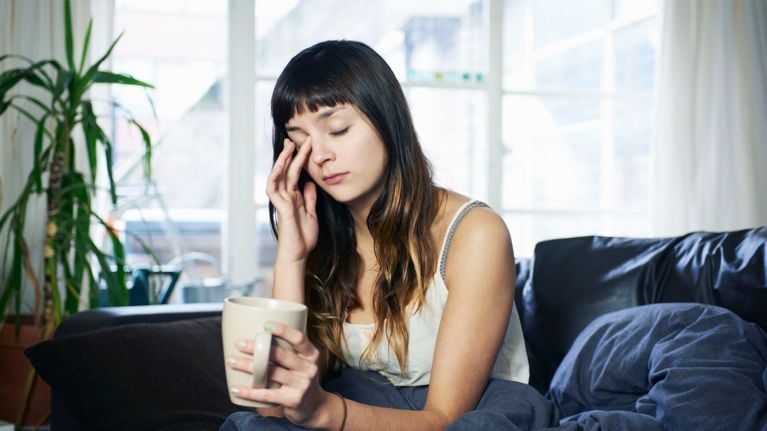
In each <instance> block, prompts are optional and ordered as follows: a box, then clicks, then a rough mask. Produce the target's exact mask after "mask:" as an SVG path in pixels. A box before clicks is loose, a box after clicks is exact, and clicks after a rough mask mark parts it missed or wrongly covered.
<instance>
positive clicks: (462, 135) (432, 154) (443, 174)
mask: <svg viewBox="0 0 767 431" xmlns="http://www.w3.org/2000/svg"><path fill="white" fill-rule="evenodd" d="M406 94H407V97H408V103H409V104H410V108H411V112H412V114H413V121H414V122H415V126H416V130H417V132H418V138H419V140H420V142H421V145H422V147H423V149H424V152H425V153H426V156H427V157H428V158H429V160H430V161H431V163H432V167H433V168H434V181H435V182H436V183H437V184H439V185H441V186H444V187H447V188H450V189H452V190H455V191H457V192H459V193H463V194H468V195H476V190H478V189H479V188H480V187H481V185H480V184H481V181H483V180H484V175H485V172H486V170H485V169H481V168H479V167H478V166H480V165H481V164H482V163H484V160H485V159H486V158H487V155H486V154H487V145H486V142H487V139H486V138H485V137H486V136H487V135H486V132H485V123H486V115H487V114H486V109H485V106H486V103H485V102H484V101H485V98H484V94H482V93H481V92H480V91H475V90H453V89H429V88H410V89H407V91H406ZM473 173H475V174H474V175H473ZM478 183H480V184H478Z"/></svg>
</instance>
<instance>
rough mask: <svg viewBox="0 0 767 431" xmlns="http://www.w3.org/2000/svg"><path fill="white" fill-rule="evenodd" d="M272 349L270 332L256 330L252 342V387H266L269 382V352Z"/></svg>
mask: <svg viewBox="0 0 767 431" xmlns="http://www.w3.org/2000/svg"><path fill="white" fill-rule="evenodd" d="M271 350H272V333H271V332H266V331H258V332H256V337H255V340H254V343H253V383H252V384H251V386H252V387H253V388H254V389H263V388H266V385H267V383H268V382H269V352H270V351H271Z"/></svg>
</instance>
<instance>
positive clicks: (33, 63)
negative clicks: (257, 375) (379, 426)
mask: <svg viewBox="0 0 767 431" xmlns="http://www.w3.org/2000/svg"><path fill="white" fill-rule="evenodd" d="M91 28H92V21H91V22H89V24H88V27H87V30H86V33H85V38H84V43H83V48H82V52H81V54H80V58H79V59H77V58H76V56H75V52H74V46H73V45H74V42H73V33H72V16H71V6H70V2H69V0H66V1H65V5H64V37H65V46H66V63H61V62H59V61H57V60H55V59H45V60H32V59H29V58H26V57H23V56H20V55H14V54H5V55H1V56H0V64H2V63H5V64H8V63H6V62H15V63H16V64H23V65H22V66H20V67H13V68H9V69H8V70H6V71H5V72H3V73H2V74H0V116H2V115H4V114H5V113H6V112H11V111H15V112H18V113H20V114H21V116H23V117H24V118H26V119H27V120H28V121H31V122H32V123H33V124H34V125H35V127H36V133H35V137H34V142H29V145H32V146H33V148H34V164H33V166H32V168H31V170H30V171H29V173H28V175H27V179H26V182H25V184H24V186H23V188H22V190H21V193H20V195H19V196H18V198H16V200H15V201H14V202H12V203H11V205H10V207H9V208H8V209H7V210H6V211H5V212H4V213H3V214H0V238H4V241H3V242H2V243H1V244H0V247H2V248H0V250H2V252H0V256H2V257H1V258H0V275H1V276H2V278H0V329H2V328H3V326H4V323H5V322H6V320H9V321H15V325H14V329H15V336H16V338H17V339H18V337H19V333H20V328H21V325H20V322H21V314H22V311H23V310H22V298H23V297H24V293H25V289H27V288H26V287H25V286H31V289H33V290H34V297H35V298H36V300H35V306H34V312H33V314H34V323H35V326H36V327H37V329H38V332H37V333H38V337H39V339H38V340H37V341H40V340H44V339H48V338H50V337H51V336H52V334H53V331H54V329H55V327H56V326H57V325H58V324H59V323H60V322H61V319H62V317H64V316H66V315H68V314H72V313H75V312H77V311H78V310H79V309H81V308H83V306H82V305H81V304H80V303H81V300H80V296H81V291H82V288H83V286H85V285H87V286H88V292H89V295H88V298H89V301H88V304H87V306H86V307H96V306H98V305H99V302H100V301H99V279H100V278H103V281H104V282H105V284H106V286H107V290H108V292H109V298H110V304H112V305H126V304H127V301H128V289H127V286H126V277H125V273H124V269H123V265H124V263H125V253H124V247H123V244H122V242H121V239H120V237H119V236H118V235H117V233H116V232H115V231H114V230H113V229H112V228H110V226H109V224H108V223H107V222H106V221H105V220H104V219H103V218H102V217H100V216H99V215H98V214H97V213H96V212H95V211H94V208H93V206H92V202H93V198H94V196H95V194H96V172H97V170H98V168H99V161H98V160H99V157H98V155H99V152H100V151H103V153H104V156H105V160H106V163H105V164H106V166H104V167H105V168H106V172H107V177H108V179H109V186H108V191H109V194H110V197H111V202H112V204H113V205H115V204H116V203H117V191H116V188H115V183H114V179H113V176H112V167H111V164H112V143H111V141H110V138H109V136H108V135H107V134H106V133H105V132H104V130H103V129H102V127H101V125H100V124H99V121H98V118H97V116H96V114H95V112H94V107H93V101H92V100H91V99H90V98H89V96H88V94H89V93H88V90H89V89H90V88H91V87H92V86H93V85H96V84H107V85H109V84H116V85H135V86H141V87H146V88H152V86H151V85H149V84H147V83H145V82H142V81H139V80H137V79H135V78H133V77H131V76H129V75H126V74H120V73H113V72H109V71H106V70H102V66H103V64H104V62H105V61H106V60H107V58H109V56H110V54H111V53H112V50H113V49H114V47H115V45H116V44H117V42H118V41H119V40H120V37H118V38H117V39H116V40H115V41H114V42H113V43H112V45H111V46H110V47H109V49H108V50H107V51H106V53H105V54H104V55H102V56H101V57H100V58H99V59H98V61H96V62H95V63H93V64H91V65H86V59H87V56H88V48H89V43H90V35H91ZM20 83H27V84H30V85H31V86H34V87H36V89H37V91H36V92H35V94H41V93H42V94H44V96H43V97H36V96H34V95H32V94H23V93H21V92H19V91H18V90H19V88H18V87H19V84H20ZM40 89H41V90H42V92H41V91H40ZM126 117H128V118H127V119H128V121H129V122H130V124H132V125H133V126H135V127H136V128H137V129H138V130H139V132H140V133H141V136H142V138H143V141H144V144H145V177H146V179H147V180H148V179H149V178H150V175H151V170H150V169H149V167H150V163H151V154H152V142H151V139H150V136H149V134H148V133H147V131H146V130H145V129H144V128H143V127H142V126H141V125H140V124H139V123H138V122H136V121H135V119H133V118H131V117H129V116H128V115H127V114H126ZM79 132H82V135H81V136H83V137H84V149H78V145H77V144H76V143H75V133H79ZM76 151H85V152H86V153H87V159H88V165H89V166H88V168H89V169H88V170H87V171H85V172H83V171H80V170H78V167H77V166H76V165H75V154H76ZM39 195H44V196H45V197H46V198H47V214H46V217H45V220H46V227H45V229H46V237H45V244H43V245H42V246H43V247H44V253H43V259H44V262H43V273H44V276H43V277H42V279H40V277H39V276H38V274H35V272H34V270H33V268H34V265H33V263H32V261H31V254H30V244H29V243H28V242H27V241H26V239H25V237H24V226H25V221H26V220H25V219H26V216H27V212H28V209H29V204H30V202H32V200H31V199H32V198H33V197H35V196H39ZM94 224H96V225H101V226H103V227H104V229H105V230H106V232H107V235H108V237H109V238H110V239H111V241H110V242H111V247H110V248H111V250H102V248H101V247H100V246H99V244H96V242H95V241H94V240H93V239H92V237H91V228H92V225H94ZM41 228H42V226H41ZM3 234H5V236H4V235H3ZM25 280H26V281H27V283H25ZM62 292H63V293H62ZM9 313H10V314H11V315H13V316H14V319H10V318H9V317H8V314H9ZM22 359H23V358H22ZM11 372H15V374H16V375H18V374H19V372H20V370H11ZM30 372H31V373H32V374H30V375H29V377H28V378H27V380H26V387H27V388H26V392H27V394H26V398H28V395H29V392H30V390H31V387H32V386H33V385H34V381H35V380H36V377H35V375H34V371H33V370H32V371H30ZM21 398H22V396H21V394H19V399H21ZM11 401H14V400H11ZM0 404H3V402H2V401H0ZM25 409H26V407H25V406H22V407H21V410H22V411H20V412H19V417H18V419H16V418H14V420H17V421H19V420H21V419H23V415H24V413H25V412H24V410H25Z"/></svg>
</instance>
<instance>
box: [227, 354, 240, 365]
mask: <svg viewBox="0 0 767 431" xmlns="http://www.w3.org/2000/svg"><path fill="white" fill-rule="evenodd" d="M226 363H227V364H229V365H234V364H236V363H237V359H236V358H234V357H233V356H230V357H228V358H226Z"/></svg>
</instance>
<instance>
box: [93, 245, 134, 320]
mask: <svg viewBox="0 0 767 431" xmlns="http://www.w3.org/2000/svg"><path fill="white" fill-rule="evenodd" d="M88 248H90V251H91V253H93V255H94V256H95V257H96V260H98V262H99V265H100V266H101V275H102V276H103V277H104V281H105V282H106V285H107V294H108V296H109V305H128V287H127V285H126V284H125V268H124V267H123V265H119V264H118V265H116V270H115V271H113V270H112V268H111V266H110V265H109V262H108V261H107V258H106V255H105V254H104V252H102V251H101V250H100V249H99V248H98V247H97V246H96V244H95V243H94V242H93V240H92V239H91V238H90V237H89V238H88Z"/></svg>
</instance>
